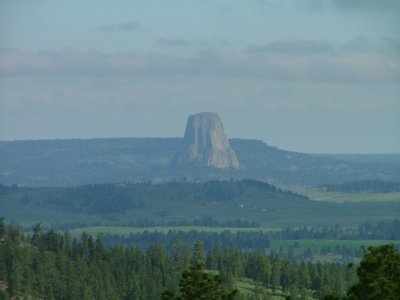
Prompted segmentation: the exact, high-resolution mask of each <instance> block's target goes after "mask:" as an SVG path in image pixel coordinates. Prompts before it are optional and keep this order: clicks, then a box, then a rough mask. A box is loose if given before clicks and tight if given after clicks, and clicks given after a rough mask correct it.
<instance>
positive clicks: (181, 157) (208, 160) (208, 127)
mask: <svg viewBox="0 0 400 300" xmlns="http://www.w3.org/2000/svg"><path fill="white" fill-rule="evenodd" d="M172 163H173V165H177V166H182V165H195V166H200V167H214V168H220V169H228V168H234V169H238V168H239V161H238V159H237V157H236V154H235V152H234V151H233V150H232V149H231V147H230V146H229V142H228V139H227V138H226V136H225V134H224V128H223V125H222V122H221V119H220V118H219V116H218V114H216V113H211V112H203V113H198V114H194V115H191V116H189V118H188V120H187V124H186V131H185V136H184V139H183V146H182V149H181V151H180V152H179V153H178V154H177V155H176V156H175V158H174V159H173V162H172Z"/></svg>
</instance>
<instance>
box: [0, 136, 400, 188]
mask: <svg viewBox="0 0 400 300" xmlns="http://www.w3.org/2000/svg"><path fill="white" fill-rule="evenodd" d="M229 142H230V145H231V147H232V149H233V150H234V151H235V153H236V155H237V158H238V160H239V162H240V168H239V170H235V169H233V170H220V169H216V168H193V167H185V166H182V167H172V166H171V165H170V163H171V160H172V158H173V157H174V155H175V154H176V153H177V152H178V151H179V149H180V147H181V144H182V139H180V138H112V139H71V140H38V141H10V142H5V141H3V142H0V183H3V184H18V185H23V186H73V185H82V184H94V183H109V182H110V183H113V182H114V183H116V182H138V181H149V180H152V181H156V182H165V181H169V180H171V179H173V178H187V179H189V180H197V179H201V180H210V179H231V178H256V179H260V180H266V181H269V182H272V183H275V184H278V185H283V186H288V185H302V186H319V185H321V184H326V183H344V182H347V181H354V178H357V179H358V180H376V179H380V180H388V181H400V164H398V163H397V161H396V160H395V161H394V162H391V160H390V156H389V157H388V159H381V160H377V159H371V160H370V161H365V159H364V160H362V161H360V160H357V158H356V159H353V160H351V159H350V158H349V157H346V159H345V160H342V159H339V158H337V157H324V156H321V155H318V156H316V155H309V154H303V153H297V152H290V151H285V150H281V149H278V148H275V147H271V146H269V145H267V144H265V143H263V142H262V141H258V140H246V139H231V140H230V141H229ZM382 160H383V161H382Z"/></svg>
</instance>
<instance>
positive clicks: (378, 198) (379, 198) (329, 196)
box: [295, 188, 400, 203]
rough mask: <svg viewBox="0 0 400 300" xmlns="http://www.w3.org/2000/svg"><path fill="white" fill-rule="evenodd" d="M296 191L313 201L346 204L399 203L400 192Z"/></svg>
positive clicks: (298, 189) (300, 189)
mask: <svg viewBox="0 0 400 300" xmlns="http://www.w3.org/2000/svg"><path fill="white" fill-rule="evenodd" d="M295 191H296V192H297V193H299V194H302V195H305V196H307V197H308V198H310V199H311V200H315V201H329V202H336V203H345V202H387V201H399V202H400V192H396V193H373V192H362V193H342V192H326V191H323V190H321V189H304V188H296V189H295Z"/></svg>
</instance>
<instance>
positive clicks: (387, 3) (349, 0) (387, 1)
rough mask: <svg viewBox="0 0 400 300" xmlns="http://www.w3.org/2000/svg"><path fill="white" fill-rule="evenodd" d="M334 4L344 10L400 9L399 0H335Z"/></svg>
mask: <svg viewBox="0 0 400 300" xmlns="http://www.w3.org/2000/svg"><path fill="white" fill-rule="evenodd" d="M333 4H334V5H335V6H336V7H337V8H339V9H343V10H357V9H374V10H375V9H379V10H381V9H400V2H399V1H398V0H333Z"/></svg>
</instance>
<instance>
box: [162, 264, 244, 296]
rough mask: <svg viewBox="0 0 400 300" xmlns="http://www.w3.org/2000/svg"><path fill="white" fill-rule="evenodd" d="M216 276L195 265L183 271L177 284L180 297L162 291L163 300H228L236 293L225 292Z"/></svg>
mask: <svg viewBox="0 0 400 300" xmlns="http://www.w3.org/2000/svg"><path fill="white" fill-rule="evenodd" d="M221 285H222V280H221V278H220V277H219V276H218V275H213V274H210V273H207V272H206V271H204V270H203V268H202V266H201V265H195V266H192V267H190V268H189V269H188V270H185V271H183V273H182V278H181V280H180V282H179V287H180V291H181V296H174V294H173V293H172V292H170V291H164V292H163V293H162V295H161V299H163V300H203V299H204V300H206V299H207V300H230V299H234V296H235V295H236V293H237V291H236V290H233V291H227V290H225V289H224V288H223V287H222V286H221Z"/></svg>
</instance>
